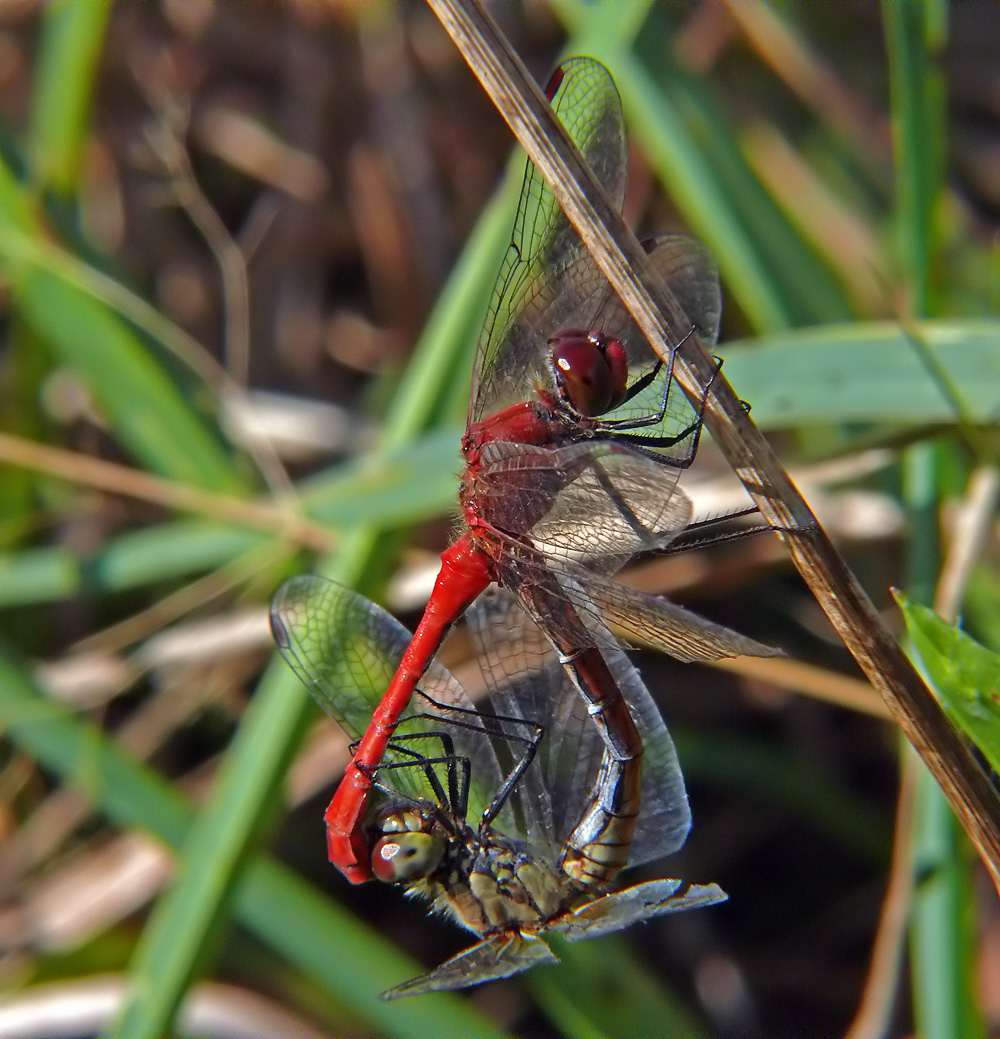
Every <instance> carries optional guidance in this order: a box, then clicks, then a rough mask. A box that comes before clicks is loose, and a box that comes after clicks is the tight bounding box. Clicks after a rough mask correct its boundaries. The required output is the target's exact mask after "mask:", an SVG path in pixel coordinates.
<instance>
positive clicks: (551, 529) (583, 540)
mask: <svg viewBox="0 0 1000 1039" xmlns="http://www.w3.org/2000/svg"><path fill="white" fill-rule="evenodd" d="M482 455H483V464H482V466H481V467H480V471H479V472H478V473H477V474H476V477H475V486H474V493H475V495H476V500H477V503H478V504H479V506H480V515H481V516H482V518H483V519H484V520H485V521H486V522H487V523H489V524H490V525H491V526H494V527H497V528H498V529H500V530H514V531H520V530H523V531H525V532H526V533H527V534H528V536H529V537H530V538H531V541H532V543H533V544H534V545H535V546H536V548H538V550H539V551H541V552H543V553H544V554H545V555H547V556H554V557H555V558H556V559H562V560H567V561H575V562H581V563H583V564H584V565H586V566H591V567H599V568H600V569H601V571H602V572H604V573H607V572H612V573H613V572H614V571H615V570H617V569H619V568H620V567H621V566H622V565H623V564H624V563H625V562H626V561H627V560H628V559H630V558H631V557H632V556H634V555H636V554H637V553H639V552H649V551H653V550H655V549H662V548H664V547H666V545H668V544H669V543H670V542H671V541H672V540H673V539H674V538H675V537H676V536H677V534H678V533H680V531H682V530H684V528H685V527H686V526H687V525H688V523H689V522H690V519H691V502H690V499H689V498H688V497H687V495H686V494H684V492H683V491H681V490H680V489H679V488H678V487H677V478H678V475H679V470H678V469H676V468H673V467H671V466H666V465H663V464H662V463H660V462H657V461H655V460H654V459H652V458H650V457H649V456H648V455H644V454H640V453H639V452H637V451H633V450H631V449H630V448H628V447H625V446H623V445H621V444H617V443H613V442H611V441H593V440H590V441H583V442H581V443H576V444H568V445H567V446H565V447H560V448H550V449H547V450H544V451H543V450H539V449H538V448H532V447H529V446H526V445H524V444H515V443H509V442H506V441H498V442H496V443H494V444H490V445H488V446H487V448H486V449H484V451H483V453H482Z"/></svg>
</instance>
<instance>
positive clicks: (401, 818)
mask: <svg viewBox="0 0 1000 1039" xmlns="http://www.w3.org/2000/svg"><path fill="white" fill-rule="evenodd" d="M376 830H377V832H379V833H381V834H382V836H381V837H379V838H378V840H377V841H376V842H375V844H374V846H373V847H372V873H374V874H375V876H376V877H377V878H378V879H379V880H382V881H385V883H387V884H406V883H411V882H413V881H415V880H424V879H426V878H427V877H429V876H430V875H431V874H432V873H433V872H434V871H435V870H436V869H437V868H438V866H440V865H441V860H442V859H443V858H444V853H445V847H446V844H445V840H444V838H443V837H441V836H440V834H438V833H435V832H434V830H435V817H434V815H433V814H432V813H430V812H425V811H422V810H421V809H419V808H416V807H414V806H410V805H408V806H405V807H390V808H388V809H386V810H385V811H384V812H382V813H381V814H380V815H379V817H378V819H377V822H376Z"/></svg>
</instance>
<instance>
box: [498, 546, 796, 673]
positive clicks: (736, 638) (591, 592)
mask: <svg viewBox="0 0 1000 1039" xmlns="http://www.w3.org/2000/svg"><path fill="white" fill-rule="evenodd" d="M492 536H493V537H496V538H498V539H499V540H502V541H504V543H505V549H506V551H505V552H504V554H503V556H504V560H505V562H504V563H503V565H502V570H503V576H504V581H505V582H506V583H508V584H509V585H510V586H511V587H516V586H517V585H518V584H519V583H523V582H526V581H530V580H548V578H547V577H546V576H545V575H546V574H547V573H548V574H551V575H552V576H553V577H554V579H555V580H557V581H558V583H559V585H560V586H561V587H562V588H563V589H564V595H565V596H566V597H567V598H569V599H571V601H572V602H573V605H574V607H575V608H576V609H577V611H578V612H579V613H580V615H581V616H582V617H584V618H585V623H586V629H585V631H582V632H578V633H577V634H578V635H580V636H581V637H587V636H588V635H589V637H590V638H591V639H592V641H591V642H589V643H584V644H586V645H593V646H598V647H601V648H604V647H607V648H613V649H620V648H621V645H622V644H621V642H620V641H619V640H618V639H617V638H616V637H615V636H614V635H613V634H612V632H611V631H610V630H609V627H614V628H619V629H621V630H622V631H623V632H624V633H625V634H626V635H627V636H628V637H629V638H631V639H632V640H633V641H634V642H635V643H636V644H637V645H639V646H643V647H648V648H650V649H655V650H658V651H659V652H661V653H666V654H667V656H670V657H673V658H674V659H675V660H680V661H682V662H684V663H695V662H701V663H704V662H705V661H708V660H724V659H726V658H728V657H739V656H751V657H778V656H783V652H782V651H781V650H780V649H776V648H775V647H773V646H766V645H764V644H763V643H761V642H757V641H756V640H755V639H751V638H748V637H747V636H746V635H741V634H740V633H739V632H736V631H733V630H732V629H730V628H727V627H725V626H724V625H722V624H716V623H715V622H714V621H710V620H707V619H706V618H704V617H699V616H698V614H696V613H693V612H692V611H691V610H687V609H685V608H684V607H683V606H678V605H677V604H676V603H672V602H671V601H670V600H669V599H666V598H664V597H663V596H658V595H649V594H647V593H646V592H641V591H639V590H638V589H636V588H630V587H629V586H628V585H625V584H621V583H620V582H619V581H615V580H612V579H611V578H609V577H606V576H604V575H603V574H600V573H596V572H595V571H593V570H590V569H587V568H585V567H583V566H580V565H578V564H575V563H572V562H568V561H564V560H561V559H554V558H552V557H551V556H544V555H542V554H541V553H539V552H538V551H536V550H535V549H533V548H531V547H529V546H527V545H525V544H523V543H521V542H517V541H514V540H513V539H510V538H505V537H503V535H500V534H498V533H496V532H494V533H493V535H492ZM533 575H534V576H533ZM519 598H523V597H522V596H520V595H519ZM557 622H558V619H557V618H556V619H550V621H549V623H557Z"/></svg>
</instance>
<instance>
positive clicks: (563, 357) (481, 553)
mask: <svg viewBox="0 0 1000 1039" xmlns="http://www.w3.org/2000/svg"><path fill="white" fill-rule="evenodd" d="M547 96H548V98H549V100H550V103H551V105H552V108H553V109H554V111H555V113H556V115H557V116H558V117H559V118H560V119H561V120H562V122H563V125H564V126H565V127H566V129H567V130H568V132H569V133H570V135H571V137H572V138H573V140H574V141H575V142H576V144H577V145H578V147H579V148H580V150H581V152H582V153H583V155H584V157H585V158H586V159H587V161H588V162H589V163H590V165H591V166H592V168H593V169H594V171H595V173H596V174H597V176H598V177H599V179H600V180H601V182H602V184H603V185H604V187H605V189H606V190H607V191H608V194H609V195H610V197H611V198H612V199H613V200H614V201H615V203H616V204H617V205H619V206H620V205H621V203H622V201H623V198H624V191H625V179H626V150H625V131H624V120H623V116H622V108H621V100H620V98H619V96H618V91H617V89H616V87H615V84H614V80H613V79H612V77H611V74H610V73H609V72H608V70H607V69H606V68H605V67H604V66H603V65H601V64H600V63H599V62H597V61H595V60H594V59H593V58H588V57H579V58H573V59H569V60H568V61H566V62H565V63H563V64H562V65H561V66H560V67H559V68H558V69H557V70H556V72H555V74H554V75H553V77H552V79H551V80H550V81H549V84H548V87H547ZM645 247H646V249H647V251H648V254H649V259H650V263H651V264H652V265H653V266H654V267H656V268H657V269H658V270H659V272H660V274H661V275H662V276H663V277H664V279H665V280H666V282H667V283H668V284H669V286H670V288H671V289H672V291H673V292H674V294H675V296H676V297H677V299H678V301H679V302H680V304H681V306H682V307H683V308H684V311H685V312H686V314H687V315H688V317H689V319H690V320H691V322H692V329H697V331H698V334H699V335H700V337H701V339H702V341H703V342H705V343H707V344H712V343H714V342H715V340H716V337H717V334H718V325H719V313H720V308H721V302H720V291H719V280H718V274H717V271H716V268H715V265H714V262H713V261H712V259H711V257H710V256H709V255H708V253H707V252H706V251H705V250H704V249H703V248H702V246H701V245H700V244H699V243H697V242H696V241H694V240H693V239H691V238H687V237H684V236H678V235H674V236H665V237H661V238H657V239H652V240H650V241H648V242H647V243H645ZM673 362H674V357H673V355H671V356H668V357H665V358H664V357H660V356H658V355H657V354H656V353H654V351H653V350H652V348H651V347H650V346H649V344H648V342H647V341H646V339H645V338H644V337H643V335H642V334H641V332H640V331H639V329H638V328H637V326H636V325H635V323H634V321H633V320H632V318H631V317H630V316H629V314H628V312H627V311H626V310H625V308H624V306H623V305H622V303H621V302H620V300H619V299H618V297H617V296H616V294H615V293H614V291H613V290H612V288H611V286H610V284H609V283H608V282H607V280H606V279H605V277H604V275H603V274H602V273H601V272H600V270H599V269H598V268H597V266H596V264H595V263H594V261H593V259H592V258H591V256H590V254H589V253H588V252H587V250H586V249H585V247H584V246H583V243H582V242H581V240H580V238H579V236H578V235H577V233H576V231H575V230H573V228H572V226H571V225H570V224H569V222H568V221H567V220H566V217H565V216H564V214H563V213H562V210H561V209H560V207H559V205H558V203H557V202H556V200H555V197H554V196H553V195H552V193H551V191H550V190H549V188H548V187H547V186H546V185H545V182H544V180H543V179H542V178H541V176H540V175H539V173H538V172H537V170H536V169H535V168H534V166H533V165H532V164H531V163H530V162H529V163H528V166H527V170H526V173H525V180H524V183H523V187H522V191H521V195H520V200H519V203H518V209H517V215H516V218H515V224H514V229H513V234H512V238H511V243H510V246H509V248H508V250H507V253H506V255H505V258H504V260H503V262H502V264H501V268H500V271H499V274H498V277H497V281H496V284H495V286H494V289H493V293H492V297H491V302H490V305H489V309H488V313H487V318H486V322H485V324H484V328H483V332H482V335H481V336H480V339H479V343H478V347H477V355H476V361H475V365H474V374H473V380H472V392H471V395H470V403H469V413H468V424H467V428H466V433H465V436H464V438H463V441H462V451H463V454H464V458H465V470H464V473H463V476H462V480H461V486H460V491H459V502H460V507H461V515H462V523H463V530H462V533H461V536H460V537H459V538H458V539H457V541H455V542H454V544H452V545H451V547H450V548H448V549H447V550H446V551H445V552H444V553H443V554H442V556H441V569H440V571H439V573H438V576H437V580H436V582H435V585H434V589H433V592H432V594H431V597H430V600H429V602H428V604H427V608H426V610H425V612H424V615H423V618H422V620H421V621H420V624H419V625H418V627H417V629H416V631H415V632H414V634H413V637H412V639H411V640H410V641H409V644H408V646H407V648H406V650H405V652H404V653H403V655H402V658H401V660H400V662H399V666H398V668H397V670H396V672H395V674H394V675H393V676H392V678H391V680H390V681H389V683H388V686H387V688H386V690H385V692H384V695H383V696H382V698H381V700H380V702H379V704H378V706H377V707H376V708H375V710H374V711H373V713H372V716H371V720H370V723H369V725H368V727H367V729H366V730H365V732H364V734H363V735H362V737H361V739H360V742H359V743H358V746H357V750H356V752H355V753H354V756H353V758H352V760H351V762H350V764H349V765H348V768H347V770H346V772H345V775H344V778H343V780H342V781H341V783H340V785H339V787H338V789H337V791H336V792H335V794H334V796H333V799H332V800H331V802H330V805H329V807H328V808H327V811H326V813H325V816H324V818H325V821H326V827H327V846H328V852H329V857H330V860H331V862H333V863H334V865H336V866H337V867H338V868H339V869H340V871H341V872H342V873H343V874H344V875H345V876H346V877H347V878H348V879H349V880H350V881H352V882H354V883H361V882H363V881H365V880H368V879H370V878H371V876H372V873H371V865H370V857H369V848H368V846H367V844H366V840H365V836H364V827H363V822H364V817H365V813H366V810H367V804H368V797H369V794H370V790H371V784H372V775H373V774H374V771H375V769H376V768H377V766H378V764H379V762H380V761H381V760H382V757H383V755H384V754H385V752H386V748H387V746H388V743H389V741H390V739H391V738H392V735H393V733H394V731H395V729H396V726H397V723H398V721H399V719H400V717H401V716H402V714H403V712H404V711H405V710H406V708H407V706H408V704H409V703H410V700H411V698H412V697H413V695H414V690H415V688H416V684H417V682H418V681H419V680H420V678H421V676H422V675H424V673H425V672H426V670H427V668H428V666H429V665H430V662H431V661H432V659H433V657H434V655H435V653H436V652H437V650H438V648H439V647H440V645H441V642H442V640H443V639H444V637H445V635H446V634H447V632H448V630H449V629H450V628H451V626H452V625H453V624H454V623H455V621H456V620H457V619H458V618H459V617H460V616H461V615H462V614H463V612H464V611H465V610H466V609H467V608H468V607H469V606H470V605H471V603H472V602H473V601H474V600H475V599H476V598H477V597H478V596H479V595H480V594H481V593H482V592H483V591H484V590H485V589H487V588H488V587H490V586H491V585H496V586H499V587H502V588H505V589H507V590H508V591H509V592H510V593H511V594H512V595H513V597H514V598H515V599H516V600H517V602H518V603H519V604H520V607H521V608H522V609H523V610H524V611H525V612H526V613H527V614H528V615H529V616H530V617H531V618H532V619H533V620H534V621H535V622H536V623H537V624H538V626H539V627H540V628H541V629H542V630H543V631H544V632H545V634H546V636H547V637H548V638H549V640H550V641H551V643H552V644H553V646H555V648H556V650H557V651H558V653H559V654H560V655H561V656H562V658H563V663H564V666H565V667H566V668H567V669H568V670H569V671H570V672H571V674H572V676H573V680H574V682H575V684H576V686H577V689H578V691H579V693H580V694H581V696H582V697H583V698H584V700H586V701H587V703H588V704H589V709H590V712H591V718H592V721H593V723H594V725H595V726H596V728H597V730H598V733H599V735H600V737H601V739H602V740H603V741H604V744H605V745H606V747H607V748H608V750H609V752H610V759H609V760H614V761H616V762H617V765H616V766H615V767H613V768H612V766H610V765H609V766H608V768H609V775H608V777H607V782H606V784H605V790H606V792H607V795H608V798H609V799H610V798H612V796H613V792H614V791H615V790H616V789H618V788H620V786H621V784H622V783H623V782H624V781H625V780H624V779H623V773H630V772H635V771H636V770H637V769H638V768H639V759H640V757H641V753H642V748H641V741H640V739H639V735H638V733H637V731H636V727H635V724H634V721H633V719H632V717H631V716H630V713H629V710H628V709H627V704H626V702H625V701H624V700H623V697H622V696H621V694H620V691H619V690H618V689H617V688H616V683H615V681H614V677H613V675H611V674H610V673H609V670H608V667H607V665H606V662H605V660H604V658H603V657H602V656H601V653H600V650H601V649H615V648H617V647H618V642H617V640H616V639H615V638H614V637H613V636H611V635H610V633H609V630H608V627H607V625H606V623H605V622H606V621H607V622H610V624H612V625H614V626H615V627H617V628H618V629H621V631H623V632H624V634H625V635H626V636H627V637H629V638H631V639H635V640H638V641H639V642H640V643H643V644H646V645H649V646H652V647H654V648H657V649H660V650H662V651H664V652H666V653H668V654H670V655H671V656H673V657H675V658H677V659H679V660H683V661H694V660H700V661H703V660H715V659H719V658H721V657H729V656H737V655H741V654H771V653H773V652H775V651H773V650H771V649H768V648H767V647H763V646H761V645H760V644H759V643H756V642H754V641H752V640H750V639H747V638H744V637H742V636H740V635H737V634H736V633H734V632H731V631H728V630H727V629H725V628H721V627H719V626H718V625H714V624H711V623H709V622H708V621H706V620H703V619H701V618H699V617H697V616H695V615H694V614H692V613H689V612H688V611H686V610H683V609H682V608H680V607H678V606H676V605H674V604H672V603H669V602H667V601H666V600H663V599H657V598H655V597H652V596H648V595H644V594H642V593H640V592H638V591H633V590H630V589H628V588H626V587H625V586H623V585H621V584H619V583H616V582H614V581H613V580H611V579H610V577H611V575H612V574H614V573H615V572H616V571H617V570H618V569H619V568H620V567H621V566H622V565H623V564H624V563H625V562H626V561H627V560H629V559H630V558H632V557H633V556H634V555H636V554H637V553H640V552H647V551H651V550H655V549H662V548H664V547H665V546H667V545H669V543H670V542H671V541H672V540H673V539H674V538H675V537H676V535H677V534H678V532H680V531H682V530H684V529H685V528H686V527H687V526H688V524H689V522H690V520H691V512H692V508H691V503H690V500H689V499H688V498H687V496H686V495H685V494H684V493H683V492H682V491H681V490H680V489H679V488H678V487H677V481H678V477H679V475H680V473H681V472H682V471H683V470H684V469H685V468H687V467H688V466H689V465H690V464H691V462H692V461H693V459H694V455H695V452H696V449H697V445H698V439H699V435H700V432H701V411H702V407H703V403H704V402H703V400H702V401H701V402H697V403H694V404H692V403H691V402H689V401H688V399H687V398H686V397H685V396H684V394H683V392H682V391H681V390H680V388H679V387H678V385H677V384H676V383H675V381H674V379H673V372H672V366H673ZM708 390H709V387H708V386H706V387H704V392H705V393H706V394H707V392H708ZM326 609H328V604H326V603H325V601H323V596H322V595H320V596H319V601H318V602H317V603H315V604H314V610H315V611H316V612H317V614H318V615H319V617H320V619H322V616H323V611H324V610H326ZM592 822H593V823H594V825H595V826H596V825H599V821H598V820H596V818H595V820H592ZM591 836H592V833H591V832H590V831H588V832H583V831H581V835H580V837H581V843H585V844H586V843H589V841H590V837H591ZM590 866H591V864H589V863H588V862H586V861H584V859H582V858H581V860H580V863H579V869H580V870H581V871H586V870H587V869H588V868H590ZM594 868H595V869H598V870H600V869H601V867H600V866H595V867H594Z"/></svg>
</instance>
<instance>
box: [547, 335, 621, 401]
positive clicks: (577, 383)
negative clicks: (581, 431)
mask: <svg viewBox="0 0 1000 1039" xmlns="http://www.w3.org/2000/svg"><path fill="white" fill-rule="evenodd" d="M549 365H550V368H551V371H552V378H553V379H554V381H555V385H556V388H557V390H558V392H559V397H560V398H561V400H562V401H563V402H564V403H565V404H566V405H568V406H569V408H570V409H571V410H572V411H573V412H574V414H576V415H580V416H584V417H587V418H593V417H595V416H597V415H603V414H604V413H605V412H607V411H610V410H611V409H612V408H615V407H617V406H618V405H619V404H621V403H622V401H623V400H624V399H625V397H626V394H627V391H628V355H627V354H626V352H625V347H624V346H623V345H622V343H621V341H620V340H618V339H613V338H612V337H610V336H606V335H605V334H604V333H603V332H581V331H577V330H575V329H570V330H568V331H565V332H560V333H559V334H558V335H556V336H553V337H552V338H551V339H550V340H549Z"/></svg>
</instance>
